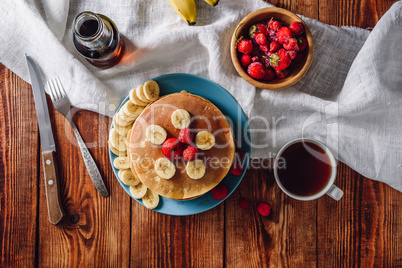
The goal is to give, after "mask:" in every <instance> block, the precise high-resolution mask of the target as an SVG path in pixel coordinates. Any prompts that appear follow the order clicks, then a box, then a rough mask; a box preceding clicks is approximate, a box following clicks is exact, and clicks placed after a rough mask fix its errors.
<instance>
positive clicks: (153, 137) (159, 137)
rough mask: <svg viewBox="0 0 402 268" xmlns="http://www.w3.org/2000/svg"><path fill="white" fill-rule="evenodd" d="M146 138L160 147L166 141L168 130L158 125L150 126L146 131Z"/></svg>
mask: <svg viewBox="0 0 402 268" xmlns="http://www.w3.org/2000/svg"><path fill="white" fill-rule="evenodd" d="M145 136H146V137H147V140H149V141H150V142H151V143H153V144H156V145H159V144H162V143H163V142H164V141H165V140H166V136H167V133H166V130H165V129H164V128H163V127H161V126H158V125H149V126H148V127H147V129H146V130H145Z"/></svg>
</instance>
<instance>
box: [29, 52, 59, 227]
mask: <svg viewBox="0 0 402 268" xmlns="http://www.w3.org/2000/svg"><path fill="white" fill-rule="evenodd" d="M25 57H26V60H27V64H28V71H29V75H30V77H31V85H32V92H33V95H34V102H35V109H36V115H37V117H38V126H39V136H40V142H41V147H42V159H43V161H42V162H43V170H44V178H45V190H46V200H47V208H48V213H49V221H50V223H51V224H53V225H56V224H58V223H59V222H60V221H61V219H62V218H63V216H64V213H63V209H62V207H61V205H60V204H61V202H60V195H59V190H58V184H59V183H58V176H57V166H56V156H55V152H56V146H55V142H54V138H53V132H52V125H51V123H50V116H49V110H48V108H47V101H46V95H45V88H44V86H43V81H42V78H41V75H40V72H39V68H38V66H37V65H36V63H35V62H34V60H33V59H32V58H31V57H29V56H28V55H26V54H25Z"/></svg>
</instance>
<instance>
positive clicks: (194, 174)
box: [186, 159, 205, 180]
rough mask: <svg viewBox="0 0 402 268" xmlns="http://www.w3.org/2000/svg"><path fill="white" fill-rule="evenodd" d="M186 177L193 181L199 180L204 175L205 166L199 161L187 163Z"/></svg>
mask: <svg viewBox="0 0 402 268" xmlns="http://www.w3.org/2000/svg"><path fill="white" fill-rule="evenodd" d="M186 172H187V175H188V176H189V177H190V178H192V179H193V180H198V179H201V178H202V177H203V176H204V175H205V165H204V162H202V160H200V159H195V160H194V161H189V162H187V165H186Z"/></svg>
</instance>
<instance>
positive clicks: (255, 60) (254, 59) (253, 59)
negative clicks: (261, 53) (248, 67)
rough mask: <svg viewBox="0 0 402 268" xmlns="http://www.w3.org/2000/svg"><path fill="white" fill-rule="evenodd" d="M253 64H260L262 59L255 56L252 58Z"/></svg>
mask: <svg viewBox="0 0 402 268" xmlns="http://www.w3.org/2000/svg"><path fill="white" fill-rule="evenodd" d="M251 62H260V58H259V57H258V56H254V57H252V58H251Z"/></svg>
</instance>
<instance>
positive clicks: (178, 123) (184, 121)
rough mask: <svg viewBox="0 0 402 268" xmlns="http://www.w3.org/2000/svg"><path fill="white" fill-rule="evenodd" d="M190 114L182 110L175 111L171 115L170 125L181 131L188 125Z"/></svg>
mask: <svg viewBox="0 0 402 268" xmlns="http://www.w3.org/2000/svg"><path fill="white" fill-rule="evenodd" d="M190 119H191V117H190V114H189V113H188V112H187V111H186V110H184V109H177V110H175V111H174V112H173V113H172V116H171V120H172V124H173V126H174V127H175V128H177V129H183V128H186V127H188V126H189V125H190Z"/></svg>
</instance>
